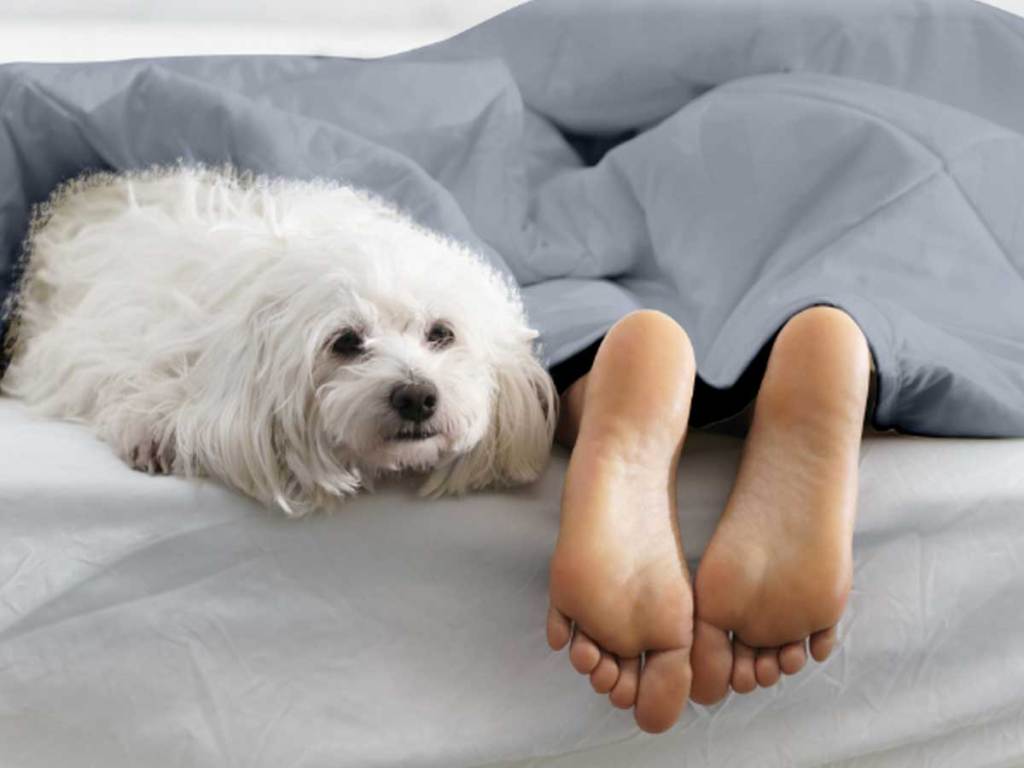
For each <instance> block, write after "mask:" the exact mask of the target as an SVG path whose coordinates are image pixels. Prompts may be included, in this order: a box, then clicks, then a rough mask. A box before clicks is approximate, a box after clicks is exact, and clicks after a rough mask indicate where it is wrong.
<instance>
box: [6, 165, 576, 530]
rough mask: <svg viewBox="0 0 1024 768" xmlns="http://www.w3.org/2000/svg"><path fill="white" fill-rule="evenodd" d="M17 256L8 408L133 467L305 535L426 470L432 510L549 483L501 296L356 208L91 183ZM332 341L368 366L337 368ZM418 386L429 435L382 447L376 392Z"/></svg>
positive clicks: (484, 278) (543, 415)
mask: <svg viewBox="0 0 1024 768" xmlns="http://www.w3.org/2000/svg"><path fill="white" fill-rule="evenodd" d="M27 247H28V249H29V255H30V259H29V263H28V271H27V273H26V279H25V283H24V286H23V290H22V294H21V298H20V302H19V306H18V315H19V316H18V321H19V322H18V330H17V333H18V336H17V340H16V344H15V347H14V357H13V360H12V363H11V366H10V368H9V369H8V371H7V374H6V376H5V377H4V380H3V382H2V389H3V390H4V391H5V392H7V393H9V394H12V395H15V396H17V397H21V398H23V399H24V400H26V401H27V402H28V403H30V404H31V405H32V406H34V408H35V409H36V410H37V411H38V412H40V413H43V414H47V415H51V416H56V417H61V418H64V419H71V420H77V421H82V422H85V423H87V424H89V425H91V427H92V428H93V429H94V430H95V431H96V433H97V434H98V435H99V436H100V437H101V438H102V439H104V440H106V441H108V442H109V443H110V444H111V445H113V446H114V448H115V450H116V451H117V453H118V454H119V455H120V456H121V457H122V458H124V459H125V460H126V461H128V462H129V463H131V464H133V465H134V466H135V467H136V468H139V469H145V470H149V471H157V472H162V471H173V472H174V473H177V474H183V475H189V476H197V475H208V476H213V477H216V478H219V479H220V480H222V481H223V482H225V483H227V484H228V485H230V486H232V487H234V488H236V489H238V490H240V491H242V492H244V493H246V494H249V495H250V496H253V497H254V498H256V499H259V500H260V501H262V502H264V503H266V504H276V505H278V506H280V507H281V508H282V509H283V510H284V511H285V512H287V513H288V514H291V515H300V514H304V513H306V512H308V511H310V510H313V509H322V508H328V507H330V506H332V505H333V504H334V502H336V501H337V500H338V499H341V498H344V497H346V496H349V495H351V494H353V493H356V492H357V491H358V490H359V489H360V488H363V487H365V488H371V489H372V485H373V478H374V476H375V475H379V474H381V473H386V472H398V471H403V470H413V471H420V472H425V471H430V474H429V476H428V477H427V478H426V481H425V482H424V484H423V486H422V488H421V493H423V494H429V495H437V494H441V493H462V492H465V491H468V490H471V489H477V488H483V487H486V486H491V485H508V484H516V483H524V482H529V481H531V480H533V479H535V478H536V477H537V475H538V474H539V473H540V472H541V470H542V469H543V467H544V465H545V464H546V461H547V458H548V454H549V451H550V446H551V440H552V434H553V431H554V425H555V421H556V419H557V405H558V401H557V396H556V393H555V391H554V386H553V384H552V382H551V379H550V377H549V376H548V375H547V372H546V371H545V370H544V369H543V367H542V366H541V365H540V364H539V362H538V360H537V359H536V357H535V354H534V350H533V344H534V341H533V340H534V339H535V338H536V335H537V334H536V332H535V331H533V330H531V329H530V328H529V327H528V326H527V324H526V318H525V314H524V311H523V307H522V303H521V300H520V298H519V295H518V293H517V291H516V289H515V287H514V286H513V285H512V284H511V283H510V282H509V281H508V280H507V279H506V278H505V277H504V276H503V275H501V273H499V272H498V271H496V270H495V269H493V268H492V267H490V266H489V265H488V264H486V262H484V261H483V260H482V259H481V258H479V257H478V256H477V255H476V254H474V253H472V252H471V251H469V250H468V249H467V248H465V247H464V246H462V245H460V244H458V243H455V242H453V241H451V240H449V239H445V238H443V237H442V236H440V235H438V234H436V233H434V232H431V231H429V230H426V229H424V228H422V227H419V226H417V225H416V224H414V223H413V222H412V221H411V220H410V219H408V218H407V217H406V216H404V215H403V214H402V213H400V212H399V211H398V210H397V209H395V208H394V207H392V206H390V205H388V204H385V203H384V202H382V201H381V200H379V199H376V198H374V197H372V196H370V195H368V194H366V193H364V192H361V191H357V190H355V189H352V188H349V187H345V186H341V185H337V184H333V183H329V182H323V181H315V182H298V181H288V180H275V179H267V178H264V177H251V176H244V175H239V174H237V173H235V172H234V171H232V170H231V169H230V168H220V169H209V168H200V167H185V166H178V167H172V168H159V169H152V170H150V171H147V172H144V173H132V174H120V175H115V174H93V175H90V176H85V177H82V178H79V179H77V180H74V181H73V182H71V183H69V184H66V185H65V186H64V187H62V188H61V189H59V190H58V191H57V192H56V193H55V194H54V195H53V197H52V198H51V199H50V201H49V202H48V203H47V204H46V205H44V206H42V207H41V209H40V210H39V211H38V212H37V215H36V220H35V224H34V225H33V228H32V230H31V233H30V236H29V239H28V241H27ZM438 320H441V321H444V322H446V323H447V324H448V325H449V326H450V328H451V329H452V330H453V331H454V341H453V342H452V343H451V344H450V345H449V346H446V347H443V348H439V346H438V344H437V343H436V340H435V343H433V344H432V343H430V342H429V341H428V340H427V334H428V331H429V329H430V328H431V326H432V324H433V323H434V322H436V321H438ZM344 329H355V330H356V331H357V332H359V333H361V334H363V335H364V338H365V341H364V349H365V352H364V353H363V354H361V355H355V356H345V355H339V354H337V353H336V352H335V351H333V350H332V343H333V341H334V340H335V339H337V338H338V336H339V334H340V333H342V332H343V330H344ZM412 379H416V380H423V381H430V382H433V383H434V384H435V385H436V387H437V390H438V393H439V395H438V404H437V410H436V412H435V413H434V415H433V416H432V417H431V418H430V420H429V421H428V422H426V425H427V426H429V427H430V428H431V429H436V430H437V435H436V436H434V437H428V438H425V439H420V440H395V439H394V435H395V434H396V432H397V431H398V430H399V429H400V428H402V427H403V424H405V422H403V420H402V418H401V416H399V415H398V413H397V412H396V411H395V409H394V408H392V407H391V406H389V402H388V398H389V393H390V391H391V390H392V388H393V387H394V386H396V384H398V383H401V382H408V381H410V380H412Z"/></svg>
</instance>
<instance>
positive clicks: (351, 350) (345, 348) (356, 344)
mask: <svg viewBox="0 0 1024 768" xmlns="http://www.w3.org/2000/svg"><path fill="white" fill-rule="evenodd" d="M362 351H363V335H362V334H361V333H359V331H356V330H354V329H352V328H346V329H345V330H344V331H342V332H341V333H340V334H338V336H337V337H336V338H335V339H334V341H333V342H331V352H333V353H334V354H336V355H339V356H341V357H352V356H353V355H358V354H359V353H361V352H362Z"/></svg>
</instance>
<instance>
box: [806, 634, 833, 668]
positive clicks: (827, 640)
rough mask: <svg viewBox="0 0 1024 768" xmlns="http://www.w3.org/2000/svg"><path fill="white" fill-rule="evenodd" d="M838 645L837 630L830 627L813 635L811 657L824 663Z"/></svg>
mask: <svg viewBox="0 0 1024 768" xmlns="http://www.w3.org/2000/svg"><path fill="white" fill-rule="evenodd" d="M835 644H836V628H835V627H829V628H828V629H823V630H822V631H821V632H815V633H814V634H813V635H811V642H810V646H811V656H813V657H814V660H815V661H824V660H825V659H827V658H828V655H829V654H830V653H832V648H833V647H834V646H835Z"/></svg>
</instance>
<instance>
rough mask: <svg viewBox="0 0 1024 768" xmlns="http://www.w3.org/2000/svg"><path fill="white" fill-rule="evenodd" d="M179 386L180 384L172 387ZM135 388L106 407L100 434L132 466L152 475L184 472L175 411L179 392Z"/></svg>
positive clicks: (100, 425)
mask: <svg viewBox="0 0 1024 768" xmlns="http://www.w3.org/2000/svg"><path fill="white" fill-rule="evenodd" d="M172 388H173V389H177V387H172ZM160 389H163V390H164V391H162V392H161V391H158V390H157V391H149V392H136V393H133V394H131V395H129V396H127V397H125V398H123V399H121V400H120V401H119V402H117V403H112V404H110V405H109V406H108V407H107V408H104V410H103V413H102V415H101V416H100V419H99V422H100V423H99V432H100V436H101V437H103V438H104V440H106V442H108V443H109V444H110V445H111V446H112V447H113V448H114V450H115V451H116V452H117V455H118V456H120V457H121V459H122V460H123V461H124V462H125V463H126V464H128V466H130V467H131V468H132V469H135V470H138V471H140V472H146V473H148V474H151V475H170V474H185V462H184V459H185V458H186V457H184V456H181V455H180V451H179V449H178V444H177V443H178V441H177V435H176V432H175V429H174V423H173V421H174V420H173V414H174V413H175V411H176V408H175V403H176V402H178V398H176V397H175V395H177V394H178V393H177V392H168V391H167V389H165V388H160Z"/></svg>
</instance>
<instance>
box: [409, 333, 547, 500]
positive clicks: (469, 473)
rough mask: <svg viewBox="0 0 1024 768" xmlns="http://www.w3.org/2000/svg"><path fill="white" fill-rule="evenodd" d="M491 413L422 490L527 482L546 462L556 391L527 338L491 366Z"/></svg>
mask: <svg viewBox="0 0 1024 768" xmlns="http://www.w3.org/2000/svg"><path fill="white" fill-rule="evenodd" d="M494 380H495V386H494V389H493V390H492V406H491V419H490V423H489V424H488V427H487V432H486V433H485V435H484V437H483V438H482V439H481V440H480V442H479V443H477V444H476V446H474V447H473V448H472V449H471V450H470V451H468V452H467V453H464V454H462V455H460V456H457V457H455V458H454V459H453V460H451V461H449V462H447V463H446V464H444V465H442V466H440V467H438V468H437V469H436V470H434V472H432V473H431V475H430V476H429V477H428V478H427V480H426V482H425V483H424V484H423V486H422V487H421V488H420V495H422V496H440V495H442V494H461V493H465V492H466V491H471V490H475V489H479V488H486V487H490V486H508V485H519V484H522V483H529V482H532V481H533V480H536V479H537V477H539V476H540V474H541V472H542V471H543V470H544V467H545V466H547V462H548V457H549V456H550V453H551V442H552V439H553V437H554V432H555V425H556V424H557V422H558V393H557V392H556V391H555V385H554V382H553V381H552V380H551V377H550V376H549V375H548V372H547V371H546V370H545V369H544V368H543V367H542V366H541V364H540V363H539V362H538V361H537V358H536V357H535V356H534V355H533V352H532V351H531V349H530V347H529V345H528V344H523V345H521V348H520V349H518V350H516V351H515V352H512V353H509V354H507V355H505V356H504V359H503V360H502V362H501V364H499V365H498V366H497V367H496V370H495V379H494Z"/></svg>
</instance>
